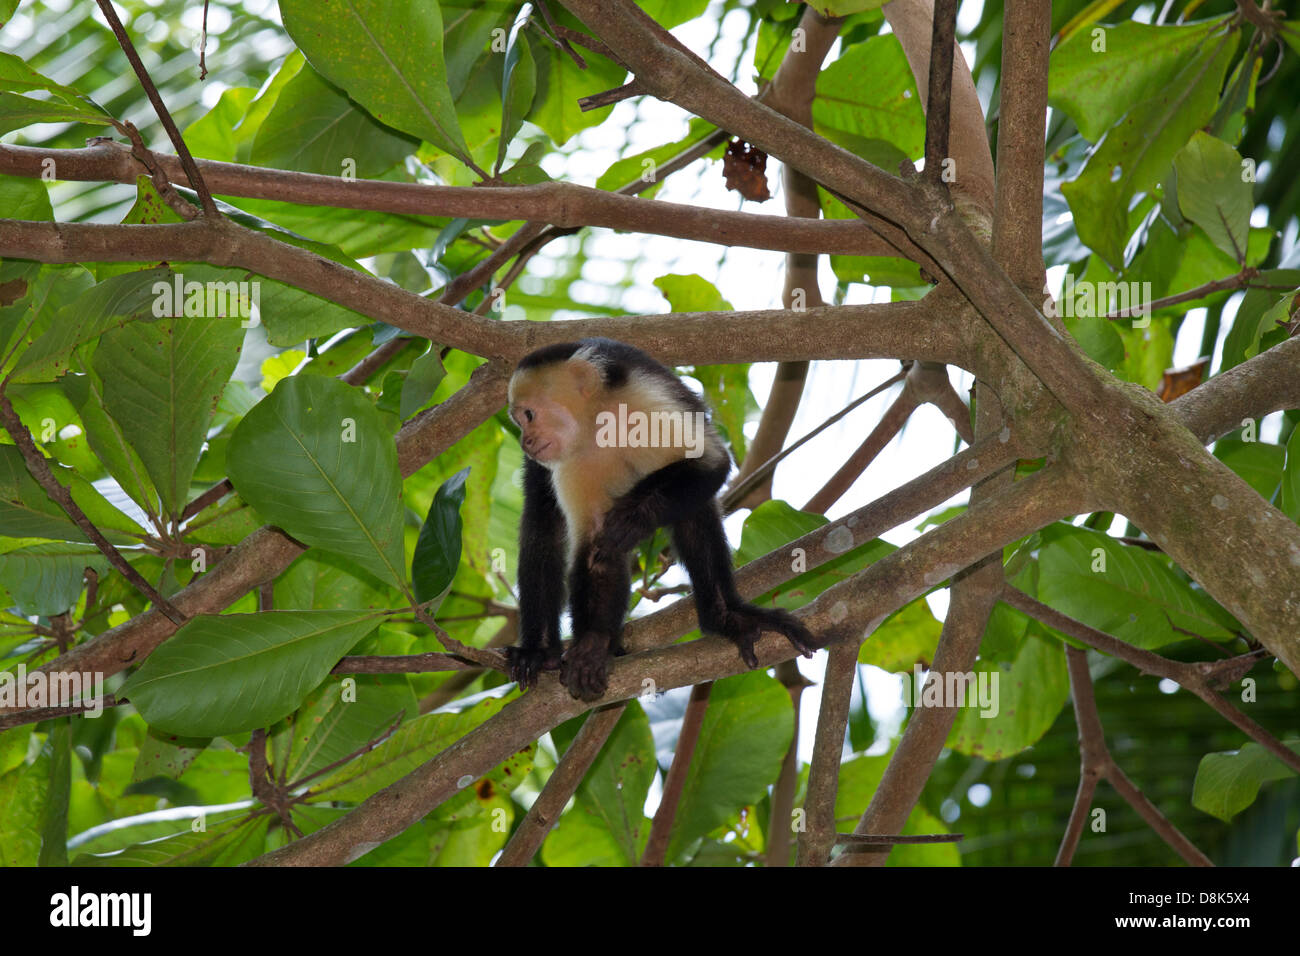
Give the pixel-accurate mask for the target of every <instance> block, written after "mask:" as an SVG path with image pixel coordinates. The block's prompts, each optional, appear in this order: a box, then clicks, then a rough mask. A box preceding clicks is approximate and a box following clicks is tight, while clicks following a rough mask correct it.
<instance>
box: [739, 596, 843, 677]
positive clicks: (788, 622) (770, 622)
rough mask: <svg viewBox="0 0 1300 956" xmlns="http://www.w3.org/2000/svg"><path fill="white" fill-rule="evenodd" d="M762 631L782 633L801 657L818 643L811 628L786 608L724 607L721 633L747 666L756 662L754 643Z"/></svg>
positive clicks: (812, 650)
mask: <svg viewBox="0 0 1300 956" xmlns="http://www.w3.org/2000/svg"><path fill="white" fill-rule="evenodd" d="M763 631H776V632H777V633H779V634H784V635H785V638H786V640H788V641H789V642H790V644H791V646H793V647H794V649H795V650H796V651H798V652H799V653H800V654H802V655H803V656H804V657H812V656H813V652H814V651H816V650H817V649H818V648H819V647H820V646H821V645H820V643H818V641H817V639H816V638H815V637H813V635H812V631H810V630H808V628H806V627H804V626H803V623H802V622H801V621H800V620H799V619H798V618H797V617H795V616H794V615H793V614H791V613H790V612H788V611H783V610H781V609H780V608H762V607H755V606H754V605H752V604H743V605H741V606H739V607H731V608H728V609H727V611H726V614H725V616H724V618H723V627H722V635H723V637H726V638H727V639H729V640H730V641H731V642H732V643H734V644H735V645H736V648H737V649H738V650H739V651H740V659H741V660H743V661H744V662H745V665H746V666H747V667H749V668H751V669H752V668H755V667H757V666H758V655H757V654H755V653H754V644H755V642H757V641H758V639H759V638H760V637H761V636H762V632H763Z"/></svg>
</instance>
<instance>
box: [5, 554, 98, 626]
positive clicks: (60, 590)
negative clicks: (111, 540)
mask: <svg viewBox="0 0 1300 956" xmlns="http://www.w3.org/2000/svg"><path fill="white" fill-rule="evenodd" d="M87 568H90V569H93V570H94V572H95V573H96V574H97V575H99V577H100V578H101V579H102V578H103V577H104V575H106V574H107V573H108V559H107V558H105V557H104V555H103V554H101V553H100V551H99V549H98V548H93V547H91V546H90V545H85V544H64V543H61V542H51V543H49V544H34V545H30V546H28V547H26V548H16V549H15V550H13V551H10V552H8V553H7V554H0V587H3V588H4V589H5V590H6V591H8V592H9V596H10V597H11V598H13V600H14V603H15V604H16V605H17V607H18V613H19V614H22V615H24V616H27V615H32V614H39V615H41V616H42V617H53V616H54V615H56V614H62V613H63V612H64V611H67V610H69V609H70V608H72V607H74V606H75V605H76V603H77V598H79V597H80V596H81V590H82V587H83V586H84V585H83V583H82V582H83V578H84V577H85V574H86V569H87Z"/></svg>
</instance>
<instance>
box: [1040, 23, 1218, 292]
mask: <svg viewBox="0 0 1300 956" xmlns="http://www.w3.org/2000/svg"><path fill="white" fill-rule="evenodd" d="M1236 47H1237V40H1236V36H1235V35H1229V36H1227V37H1225V38H1223V39H1219V38H1215V39H1214V40H1212V41H1208V42H1207V43H1206V44H1205V46H1204V47H1202V48H1201V49H1200V50H1199V51H1198V52H1197V53H1196V55H1195V56H1194V57H1192V58H1190V59H1189V60H1188V61H1187V62H1186V63H1185V64H1184V65H1183V67H1182V69H1181V70H1179V72H1178V73H1177V74H1176V75H1175V76H1174V77H1173V78H1172V79H1171V80H1170V82H1169V83H1168V84H1165V85H1162V86H1158V87H1153V88H1151V89H1150V91H1149V93H1150V95H1149V96H1148V97H1146V98H1143V99H1140V100H1138V101H1137V102H1136V103H1135V104H1134V105H1133V106H1132V108H1131V109H1130V110H1129V111H1128V112H1127V113H1126V114H1125V115H1124V117H1123V119H1121V120H1119V121H1118V122H1116V123H1115V124H1114V125H1113V126H1111V127H1110V129H1108V130H1107V131H1106V134H1105V137H1104V138H1103V139H1102V141H1101V143H1100V145H1098V147H1097V149H1096V150H1095V151H1094V152H1093V153H1092V155H1091V156H1089V157H1088V161H1087V163H1086V165H1085V166H1084V169H1083V172H1082V173H1080V174H1079V176H1078V177H1076V178H1075V179H1073V180H1071V181H1070V182H1068V183H1066V184H1064V185H1063V186H1062V187H1061V192H1062V193H1063V194H1064V195H1065V197H1066V198H1067V199H1068V200H1069V202H1070V211H1071V212H1072V213H1073V214H1074V222H1075V227H1076V228H1077V230H1078V233H1079V238H1080V239H1081V240H1082V241H1083V242H1085V243H1087V245H1088V246H1089V247H1091V248H1092V249H1094V250H1096V251H1097V252H1098V253H1100V254H1101V255H1102V256H1104V257H1105V258H1106V260H1107V261H1108V262H1110V263H1111V265H1112V266H1114V267H1116V268H1118V267H1119V266H1120V265H1121V264H1122V263H1123V261H1124V246H1125V243H1126V241H1127V239H1128V235H1129V232H1130V228H1129V206H1130V204H1131V201H1132V199H1133V197H1134V196H1136V195H1137V194H1139V193H1146V192H1150V191H1151V190H1152V189H1154V187H1155V186H1156V185H1157V184H1158V183H1159V182H1160V181H1161V179H1163V177H1164V176H1165V175H1166V173H1167V172H1168V171H1169V165H1170V163H1171V162H1173V158H1174V156H1175V154H1177V152H1178V151H1179V150H1180V149H1182V148H1183V146H1184V145H1185V144H1186V143H1187V141H1188V140H1189V139H1190V138H1191V136H1192V134H1193V133H1194V132H1195V131H1196V130H1198V129H1199V128H1201V127H1202V126H1204V125H1205V124H1206V123H1207V122H1208V121H1209V119H1210V117H1211V116H1212V115H1213V113H1214V108H1215V106H1216V105H1217V104H1218V102H1219V90H1220V88H1221V86H1222V83H1223V74H1224V72H1225V71H1226V70H1227V68H1228V64H1229V63H1230V62H1231V61H1232V57H1233V54H1234V53H1235V51H1236Z"/></svg>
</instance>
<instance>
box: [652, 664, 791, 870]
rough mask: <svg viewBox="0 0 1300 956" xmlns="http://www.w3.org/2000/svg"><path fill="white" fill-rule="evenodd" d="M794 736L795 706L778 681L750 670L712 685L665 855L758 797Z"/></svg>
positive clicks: (671, 854)
mask: <svg viewBox="0 0 1300 956" xmlns="http://www.w3.org/2000/svg"><path fill="white" fill-rule="evenodd" d="M793 737H794V707H793V706H792V705H791V703H790V693H789V691H787V690H786V689H785V687H784V686H783V685H782V684H781V682H780V681H778V680H775V679H774V678H772V677H769V676H768V675H767V673H766V672H765V671H751V672H750V673H748V674H739V675H737V676H736V677H728V678H727V679H726V680H720V681H718V682H717V683H716V684H714V685H713V692H712V694H710V696H709V707H708V710H707V711H706V712H705V714H704V723H703V725H702V726H701V727H700V737H699V742H698V743H697V744H696V747H695V754H694V755H693V756H692V758H691V769H690V770H689V771H688V772H687V775H686V783H685V784H684V785H683V787H682V796H681V802H680V803H679V804H678V807H677V818H676V824H675V825H674V827H673V835H672V840H671V841H670V843H669V846H668V856H667V858H668V859H669V860H673V859H675V858H676V857H677V856H678V855H680V854H681V853H682V852H683V851H685V850H687V849H689V848H690V846H691V844H692V843H694V841H696V840H698V839H699V838H701V837H703V836H704V835H705V834H706V833H708V832H709V831H710V830H713V829H714V828H715V827H718V826H721V825H722V824H723V823H725V822H726V821H727V820H728V819H729V818H731V817H732V816H733V815H735V814H736V812H737V811H739V810H740V809H742V808H743V807H746V806H749V805H750V804H754V803H757V802H758V801H759V800H761V799H763V795H764V794H765V793H766V792H767V788H768V786H769V785H770V784H772V783H773V782H774V781H775V780H776V777H777V774H778V773H780V771H781V761H782V760H783V759H785V752H786V751H787V750H788V749H789V748H790V740H791V739H792V738H793Z"/></svg>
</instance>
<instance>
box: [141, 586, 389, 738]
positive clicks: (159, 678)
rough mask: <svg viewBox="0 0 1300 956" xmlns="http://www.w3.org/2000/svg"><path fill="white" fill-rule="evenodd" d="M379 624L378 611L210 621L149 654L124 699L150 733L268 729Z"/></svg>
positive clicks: (194, 623) (190, 626)
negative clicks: (150, 730) (147, 724)
mask: <svg viewBox="0 0 1300 956" xmlns="http://www.w3.org/2000/svg"><path fill="white" fill-rule="evenodd" d="M376 623H377V617H376V615H375V613H374V612H373V611H264V612H262V613H260V614H220V615H209V614H204V615H201V616H199V617H196V618H193V619H192V620H190V621H189V622H188V623H186V624H185V626H184V627H182V628H181V629H180V630H179V631H177V632H176V634H175V635H174V636H173V637H172V638H171V639H170V640H169V641H167V643H165V644H163V645H162V646H161V647H159V648H158V649H157V650H156V651H154V652H153V653H152V654H150V655H149V658H148V660H146V661H145V662H144V666H143V667H141V668H140V670H138V671H136V673H135V674H133V675H132V676H131V677H130V679H129V680H127V682H126V683H125V684H124V685H123V686H122V689H121V691H120V692H119V696H122V697H126V698H127V699H128V700H130V701H131V703H132V704H133V705H134V706H135V709H136V710H138V711H139V712H140V714H141V716H143V717H144V719H145V720H146V721H148V722H149V725H150V726H151V727H157V728H158V729H160V730H165V731H168V732H170V733H174V734H181V735H184V736H188V737H216V736H219V735H222V734H233V733H240V732H242V731H246V730H254V729H256V728H258V727H267V726H269V725H271V724H273V723H275V722H276V721H277V720H279V719H280V718H281V717H284V716H285V715H287V714H289V713H291V712H292V711H293V710H294V709H295V708H297V706H298V705H299V704H300V703H301V702H302V699H303V698H304V697H305V696H307V693H308V692H309V691H310V690H311V689H312V688H313V687H315V686H316V685H317V684H319V683H320V682H321V681H322V680H324V679H325V676H326V675H327V674H328V673H329V672H330V668H332V667H333V666H334V665H335V664H337V663H338V661H339V658H340V657H342V656H343V655H344V654H346V653H347V652H348V651H349V650H350V649H351V648H352V646H353V645H354V644H356V643H357V641H359V640H361V638H363V637H365V635H366V633H367V632H369V631H371V630H373V629H374V627H375V625H376Z"/></svg>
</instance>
